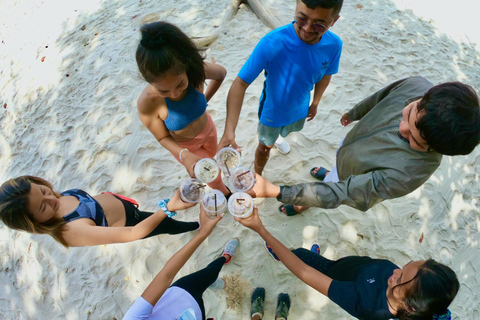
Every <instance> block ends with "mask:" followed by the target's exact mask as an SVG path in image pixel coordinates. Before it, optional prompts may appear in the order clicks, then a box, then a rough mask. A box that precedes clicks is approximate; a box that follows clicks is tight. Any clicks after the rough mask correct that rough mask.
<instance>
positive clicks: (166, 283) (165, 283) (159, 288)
mask: <svg viewBox="0 0 480 320" xmlns="http://www.w3.org/2000/svg"><path fill="white" fill-rule="evenodd" d="M220 219H222V216H218V217H217V218H216V219H215V220H211V219H209V218H208V217H207V215H206V214H205V210H204V209H203V207H201V208H200V224H201V225H202V228H201V229H200V231H199V232H198V234H197V235H196V236H195V237H193V239H192V240H190V241H189V242H188V243H187V244H186V245H185V246H184V247H183V248H182V249H180V250H179V251H178V252H177V253H175V254H174V255H173V256H172V257H171V258H170V260H168V262H167V263H166V264H165V266H164V267H163V269H162V270H161V271H160V272H159V273H158V274H157V276H156V277H155V278H154V279H153V280H152V282H151V283H150V285H149V286H148V287H147V289H145V291H144V292H143V294H142V297H143V298H144V299H145V300H147V301H148V302H149V303H150V304H151V305H152V306H154V305H155V304H156V303H157V301H158V300H159V299H160V297H161V296H162V295H163V294H164V293H165V291H166V290H167V289H168V287H170V285H171V284H172V281H173V279H174V278H175V276H176V275H177V273H178V271H179V270H180V269H181V268H182V267H183V265H184V264H185V263H186V262H187V260H188V259H189V258H190V257H191V255H192V254H193V252H195V250H197V248H198V246H199V245H200V244H201V243H202V242H203V241H204V240H205V239H206V238H207V237H208V236H209V235H210V233H212V230H213V228H214V227H215V225H216V224H217V222H218V221H220Z"/></svg>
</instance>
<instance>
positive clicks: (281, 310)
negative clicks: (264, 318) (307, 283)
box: [275, 293, 290, 320]
mask: <svg viewBox="0 0 480 320" xmlns="http://www.w3.org/2000/svg"><path fill="white" fill-rule="evenodd" d="M289 310H290V297H289V296H288V294H287V293H280V294H279V295H278V302H277V311H276V312H275V320H277V319H282V320H287V316H288V311H289Z"/></svg>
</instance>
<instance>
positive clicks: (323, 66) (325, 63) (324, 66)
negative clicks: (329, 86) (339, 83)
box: [322, 61, 328, 69]
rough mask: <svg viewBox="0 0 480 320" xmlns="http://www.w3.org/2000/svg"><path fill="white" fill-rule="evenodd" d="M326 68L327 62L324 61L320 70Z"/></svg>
mask: <svg viewBox="0 0 480 320" xmlns="http://www.w3.org/2000/svg"><path fill="white" fill-rule="evenodd" d="M327 68H328V61H325V62H323V63H322V69H327Z"/></svg>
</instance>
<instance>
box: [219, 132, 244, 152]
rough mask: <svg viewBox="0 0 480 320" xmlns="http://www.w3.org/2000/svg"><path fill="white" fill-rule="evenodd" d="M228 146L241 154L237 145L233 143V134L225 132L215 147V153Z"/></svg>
mask: <svg viewBox="0 0 480 320" xmlns="http://www.w3.org/2000/svg"><path fill="white" fill-rule="evenodd" d="M230 146H231V147H232V148H233V149H235V150H237V151H238V152H242V150H241V149H240V147H239V146H238V145H237V142H236V141H235V133H233V134H227V132H224V133H223V136H222V139H220V142H219V143H218V145H217V152H218V151H220V150H221V149H223V148H226V147H230Z"/></svg>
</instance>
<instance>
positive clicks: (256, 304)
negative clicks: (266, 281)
mask: <svg viewBox="0 0 480 320" xmlns="http://www.w3.org/2000/svg"><path fill="white" fill-rule="evenodd" d="M250 301H251V304H250V316H251V318H253V316H254V315H256V314H258V315H260V318H263V306H264V304H265V289H264V288H256V289H255V290H254V291H253V293H252V299H251V300H250Z"/></svg>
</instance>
